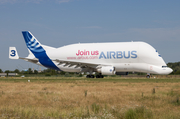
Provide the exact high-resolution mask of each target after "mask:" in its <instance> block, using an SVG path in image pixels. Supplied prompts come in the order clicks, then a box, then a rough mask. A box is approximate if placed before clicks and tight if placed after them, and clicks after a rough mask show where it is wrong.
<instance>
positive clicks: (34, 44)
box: [22, 31, 45, 58]
mask: <svg viewBox="0 0 180 119" xmlns="http://www.w3.org/2000/svg"><path fill="white" fill-rule="evenodd" d="M22 34H23V36H24V40H25V42H26V45H27V47H28V49H29V50H30V51H31V52H32V53H33V54H34V55H35V57H37V58H38V54H39V53H43V52H45V50H44V48H43V47H42V45H41V43H40V42H39V41H38V40H37V39H36V38H35V37H34V36H33V35H32V34H31V32H29V31H23V32H22Z"/></svg>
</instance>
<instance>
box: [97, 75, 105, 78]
mask: <svg viewBox="0 0 180 119" xmlns="http://www.w3.org/2000/svg"><path fill="white" fill-rule="evenodd" d="M96 78H104V76H103V75H96Z"/></svg>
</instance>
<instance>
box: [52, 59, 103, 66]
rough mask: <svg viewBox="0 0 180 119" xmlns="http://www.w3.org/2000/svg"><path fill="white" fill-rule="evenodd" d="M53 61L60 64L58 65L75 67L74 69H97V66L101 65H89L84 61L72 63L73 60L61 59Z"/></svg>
mask: <svg viewBox="0 0 180 119" xmlns="http://www.w3.org/2000/svg"><path fill="white" fill-rule="evenodd" d="M52 61H56V62H58V63H59V64H58V65H62V64H64V65H63V66H64V67H73V66H75V67H74V68H78V67H81V68H84V67H91V68H96V67H97V66H99V65H100V64H96V63H88V62H82V61H71V60H60V59H55V60H52Z"/></svg>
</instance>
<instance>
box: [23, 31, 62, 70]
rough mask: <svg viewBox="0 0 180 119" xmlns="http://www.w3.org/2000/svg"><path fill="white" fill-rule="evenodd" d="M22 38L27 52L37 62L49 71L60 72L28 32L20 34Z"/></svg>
mask: <svg viewBox="0 0 180 119" xmlns="http://www.w3.org/2000/svg"><path fill="white" fill-rule="evenodd" d="M22 34H23V36H24V40H25V42H26V45H27V47H28V48H29V50H30V51H31V52H32V53H33V54H34V56H35V57H36V58H37V59H39V62H40V63H41V64H42V65H43V66H45V67H47V68H51V69H55V70H60V69H59V68H58V67H57V66H56V65H55V64H54V63H53V62H52V60H51V59H50V58H49V57H48V56H47V53H46V51H45V50H44V48H43V47H42V46H41V44H40V43H39V41H38V40H37V39H36V38H35V37H34V36H33V35H32V34H31V33H30V32H28V31H23V32H22Z"/></svg>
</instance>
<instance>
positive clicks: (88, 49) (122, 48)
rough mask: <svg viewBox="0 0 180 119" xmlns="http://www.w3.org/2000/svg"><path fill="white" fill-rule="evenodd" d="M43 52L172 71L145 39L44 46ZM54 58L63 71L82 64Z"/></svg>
mask: <svg viewBox="0 0 180 119" xmlns="http://www.w3.org/2000/svg"><path fill="white" fill-rule="evenodd" d="M46 53H47V55H48V56H49V57H50V59H59V60H64V61H70V62H71V61H75V62H82V63H89V64H97V65H101V66H113V67H114V68H115V71H116V72H144V73H152V74H169V73H171V72H172V69H170V68H168V67H166V66H167V65H166V63H165V62H164V60H163V59H162V57H161V56H160V55H159V54H158V52H157V51H156V50H155V49H154V48H153V47H152V46H151V45H149V44H147V43H144V42H115V43H83V44H72V45H67V46H64V47H60V48H57V49H52V50H47V51H46ZM53 62H54V64H55V65H56V66H57V67H58V68H59V69H60V70H63V71H68V72H81V71H82V68H80V67H79V68H76V66H75V65H74V66H71V67H69V66H64V64H59V63H58V62H55V61H53ZM94 68H96V67H94Z"/></svg>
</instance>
